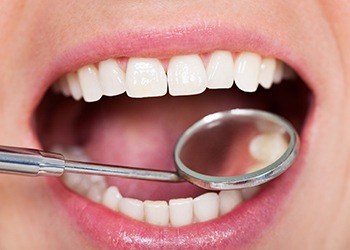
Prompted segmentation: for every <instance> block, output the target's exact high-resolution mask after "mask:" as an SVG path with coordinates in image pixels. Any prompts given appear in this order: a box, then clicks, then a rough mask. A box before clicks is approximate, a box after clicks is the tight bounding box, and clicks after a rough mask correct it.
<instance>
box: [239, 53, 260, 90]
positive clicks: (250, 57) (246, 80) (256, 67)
mask: <svg viewBox="0 0 350 250" xmlns="http://www.w3.org/2000/svg"><path fill="white" fill-rule="evenodd" d="M260 65H261V56H260V55H258V54H255V53H252V52H242V53H240V54H239V56H238V58H237V60H236V63H235V67H234V75H235V83H236V85H237V87H238V88H239V89H241V90H243V91H245V92H254V91H256V90H257V88H258V77H259V71H260Z"/></svg>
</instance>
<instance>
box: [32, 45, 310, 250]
mask: <svg viewBox="0 0 350 250" xmlns="http://www.w3.org/2000/svg"><path fill="white" fill-rule="evenodd" d="M313 97H314V96H313V92H312V91H310V89H309V88H308V86H307V84H306V83H305V82H304V81H303V80H302V79H301V77H299V76H298V74H297V73H295V72H294V71H293V70H292V69H291V68H290V67H289V66H288V65H287V64H286V63H284V62H283V61H282V60H279V59H276V58H274V57H273V56H269V55H267V56H266V55H260V54H258V53H255V52H249V51H229V50H212V51H207V52H206V53H200V54H181V55H175V56H172V57H169V58H164V57H161V58H155V57H124V56H123V57H116V58H115V57H111V58H108V59H104V60H100V61H96V62H94V63H89V64H86V65H84V66H81V67H80V68H76V69H75V70H73V71H70V72H68V73H65V74H63V75H61V76H60V77H59V78H58V79H57V80H56V81H55V82H54V83H53V84H52V85H51V88H50V89H48V90H47V92H46V94H45V96H44V97H43V98H42V100H41V102H40V104H39V106H38V108H37V112H36V113H35V117H34V120H35V127H36V132H37V135H38V138H39V141H40V143H41V145H42V147H43V148H44V149H46V150H54V151H61V152H62V153H63V154H64V155H65V156H67V158H72V159H77V160H91V161H94V162H100V163H106V164H115V165H126V166H135V167H142V168H152V169H162V170H174V163H173V160H172V150H173V147H174V145H175V142H176V139H177V138H178V137H179V135H180V134H181V133H182V132H183V131H184V130H185V129H186V128H187V127H188V126H189V125H191V124H192V123H193V122H195V121H196V120H198V119H200V118H201V117H203V116H205V115H207V114H210V113H213V112H216V111H222V110H228V109H233V108H256V109H262V110H266V111H269V112H272V113H276V114H279V115H281V116H283V117H285V118H286V119H288V120H289V121H290V122H291V123H292V124H293V125H294V126H295V127H296V128H297V130H298V132H299V133H300V134H302V133H303V130H304V128H305V126H306V125H305V124H307V121H308V117H309V115H310V110H312V104H313V102H312V100H313ZM48 117H50V119H47V118H48ZM301 139H302V142H303V137H302V138H301ZM277 149H278V146H277V148H276V150H277ZM273 153H274V152H271V154H273ZM289 172H290V173H289ZM295 172H297V168H296V167H294V170H293V168H292V169H291V170H290V171H288V172H287V173H286V174H284V175H283V176H281V177H280V178H278V180H275V181H273V182H271V183H269V184H266V185H264V187H262V188H261V187H259V188H254V189H246V190H234V191H222V192H219V193H215V192H206V191H205V190H202V189H200V188H197V187H194V186H192V185H191V184H188V183H181V184H169V183H160V182H149V181H141V180H130V179H121V178H110V177H108V178H105V177H99V176H83V175H73V174H72V175H66V176H64V177H63V178H62V179H61V180H59V181H53V185H52V186H54V189H55V190H58V191H59V192H60V196H61V197H63V199H64V200H65V204H66V205H67V207H69V211H71V212H70V213H71V214H74V213H78V214H79V216H76V215H75V216H73V217H74V218H75V219H76V220H77V223H78V224H79V223H82V224H84V225H85V226H84V230H85V231H88V232H89V233H90V234H93V235H95V236H94V237H95V238H96V239H97V241H100V242H107V243H108V244H109V245H111V246H131V245H129V244H135V246H137V247H143V246H146V245H147V246H148V247H151V246H153V245H154V246H157V247H159V246H161V247H169V248H171V247H174V246H173V245H171V244H172V243H174V242H175V238H176V240H179V239H181V241H180V242H181V245H182V246H187V247H190V246H191V244H192V246H194V245H193V244H195V243H196V242H199V240H198V239H199V238H201V240H202V241H203V240H205V241H206V242H205V246H207V247H210V246H216V247H217V246H219V245H220V244H222V245H223V246H226V247H227V244H228V242H232V240H236V241H240V242H243V243H247V242H248V238H249V239H250V238H251V237H252V236H255V235H257V234H260V233H261V230H260V228H259V227H257V226H256V225H260V224H261V225H263V224H264V225H265V224H268V222H270V221H272V220H273V218H274V217H273V215H272V214H274V213H275V211H276V209H277V208H276V207H274V208H272V207H273V206H274V205H277V204H278V201H277V200H278V199H277V198H276V197H278V196H280V197H284V196H285V195H286V194H287V193H288V190H289V188H290V186H291V185H290V179H291V178H292V176H293V173H295ZM288 175H289V177H288ZM286 176H287V177H286ZM286 178H287V179H288V178H289V181H285V180H286ZM277 186H278V187H283V188H281V190H282V191H281V190H278V189H279V188H276V187H277ZM283 192H284V194H282V193H283ZM279 200H283V199H282V198H280V199H279ZM259 207H260V208H259ZM259 211H260V212H259ZM249 213H254V216H252V215H250V217H252V218H250V222H249V223H243V222H242V221H243V220H249V219H247V216H248V217H249ZM259 216H260V219H259V218H258V217H259ZM274 216H275V215H274ZM244 218H245V219H244ZM242 223H243V224H242ZM239 224H240V225H239ZM253 224H255V226H252V225H253ZM244 225H245V226H246V227H250V228H251V231H248V230H246V228H245V226H244ZM205 228H207V230H209V229H210V233H209V234H211V235H218V238H212V239H210V238H211V236H210V235H209V236H208V235H206V236H205V237H204V236H201V237H200V235H201V234H202V233H203V232H204V231H203V230H205ZM228 228H230V229H228ZM252 230H253V231H254V232H253V231H252ZM96 231H101V232H103V233H96ZM110 232H112V233H110ZM219 232H220V233H219ZM224 232H226V233H224ZM186 234H189V235H192V236H193V237H188V235H187V236H186ZM219 234H220V235H219ZM237 234H241V235H243V236H239V237H238V236H237ZM96 235H98V236H96ZM123 235H124V236H123ZM248 235H250V236H248ZM160 238H161V239H162V240H161V242H159V239H160ZM152 240H154V243H153V242H152ZM226 240H228V241H226ZM158 244H160V245H158ZM197 247H198V246H197Z"/></svg>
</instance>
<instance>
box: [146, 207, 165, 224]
mask: <svg viewBox="0 0 350 250" xmlns="http://www.w3.org/2000/svg"><path fill="white" fill-rule="evenodd" d="M144 208H145V221H146V222H148V223H150V224H153V225H157V226H167V225H168V224H169V206H168V204H167V203H166V201H145V202H144Z"/></svg>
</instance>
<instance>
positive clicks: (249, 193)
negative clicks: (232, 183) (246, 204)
mask: <svg viewBox="0 0 350 250" xmlns="http://www.w3.org/2000/svg"><path fill="white" fill-rule="evenodd" d="M260 189H261V188H260V187H259V186H256V187H251V188H245V189H242V191H241V193H242V197H243V200H245V201H246V200H249V199H251V198H252V197H254V196H255V195H256V194H257V193H258V192H259V191H260Z"/></svg>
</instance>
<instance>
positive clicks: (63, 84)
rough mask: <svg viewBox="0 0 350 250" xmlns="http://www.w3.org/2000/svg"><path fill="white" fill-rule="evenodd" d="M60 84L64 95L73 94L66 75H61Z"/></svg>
mask: <svg viewBox="0 0 350 250" xmlns="http://www.w3.org/2000/svg"><path fill="white" fill-rule="evenodd" d="M58 84H59V86H60V89H61V91H62V94H63V95H64V96H67V97H68V96H71V92H70V89H69V86H68V82H67V79H66V78H65V77H61V78H60V80H59V83H58Z"/></svg>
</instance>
